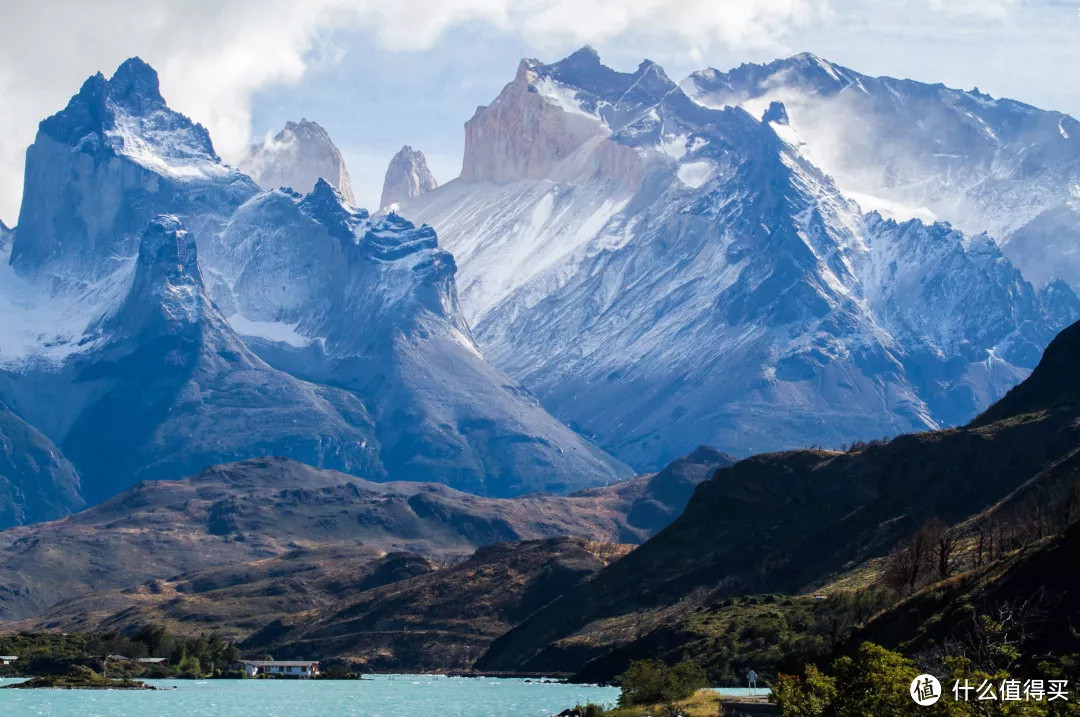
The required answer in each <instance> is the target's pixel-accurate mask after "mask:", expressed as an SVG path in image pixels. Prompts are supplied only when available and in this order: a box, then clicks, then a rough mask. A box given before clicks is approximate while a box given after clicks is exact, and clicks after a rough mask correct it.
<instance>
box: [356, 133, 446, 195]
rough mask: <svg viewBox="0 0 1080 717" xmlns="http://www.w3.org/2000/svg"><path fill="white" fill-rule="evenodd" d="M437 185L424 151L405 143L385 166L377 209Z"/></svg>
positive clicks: (428, 190)
mask: <svg viewBox="0 0 1080 717" xmlns="http://www.w3.org/2000/svg"><path fill="white" fill-rule="evenodd" d="M437 186H439V183H438V182H436V181H435V177H434V176H433V175H432V174H431V170H430V169H428V166H427V159H426V158H425V157H424V153H423V152H421V151H420V150H418V149H417V150H414V149H413V148H412V147H410V146H409V145H405V146H404V147H402V148H401V149H400V150H398V153H397V154H395V155H394V156H393V158H392V159H391V160H390V165H389V166H388V167H387V168H386V176H385V177H384V178H383V189H382V199H380V200H379V210H380V211H388V210H390V209H392V208H393V207H394V205H396V204H397V203H398V202H401V201H404V200H406V199H412V198H413V197H419V196H420V195H421V194H423V193H424V192H430V191H431V190H432V189H434V188H435V187H437ZM345 198H346V199H348V198H349V197H348V195H345ZM350 201H351V200H350Z"/></svg>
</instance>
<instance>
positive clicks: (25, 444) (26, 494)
mask: <svg viewBox="0 0 1080 717" xmlns="http://www.w3.org/2000/svg"><path fill="white" fill-rule="evenodd" d="M84 506H85V503H84V502H83V500H82V498H81V497H80V496H79V474H78V473H77V472H76V471H75V468H74V467H72V465H71V463H69V462H68V460H67V459H66V458H64V457H63V455H61V453H60V451H59V450H58V449H57V448H56V446H55V445H53V443H52V441H50V440H49V439H48V438H46V437H45V436H44V435H42V433H41V432H40V431H38V430H37V429H35V428H34V427H33V426H31V425H30V424H28V423H27V422H26V421H24V420H22V419H21V418H20V417H19V416H17V415H15V413H14V412H12V410H11V409H10V408H9V407H8V406H7V405H6V404H5V403H4V402H3V401H0V530H2V529H4V528H10V527H11V526H13V525H25V524H27V523H36V522H39V521H43V520H52V519H54V518H59V517H61V516H63V515H67V514H68V513H72V512H74V511H76V510H79V509H80V508H82V507H84Z"/></svg>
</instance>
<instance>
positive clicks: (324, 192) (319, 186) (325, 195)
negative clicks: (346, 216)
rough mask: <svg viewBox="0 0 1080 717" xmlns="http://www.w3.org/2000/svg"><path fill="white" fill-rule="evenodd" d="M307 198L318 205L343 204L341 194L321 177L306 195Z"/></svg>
mask: <svg viewBox="0 0 1080 717" xmlns="http://www.w3.org/2000/svg"><path fill="white" fill-rule="evenodd" d="M308 198H309V199H311V200H312V201H314V202H319V203H327V202H329V203H333V204H345V197H344V196H342V194H341V192H339V191H338V190H337V188H335V187H334V185H333V184H330V182H328V181H326V180H325V179H323V178H322V177H319V178H318V179H316V180H315V187H314V188H312V190H311V191H310V192H309V193H308Z"/></svg>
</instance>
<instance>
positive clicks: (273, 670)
mask: <svg viewBox="0 0 1080 717" xmlns="http://www.w3.org/2000/svg"><path fill="white" fill-rule="evenodd" d="M240 665H241V666H242V667H243V668H244V672H245V673H246V674H247V676H248V677H256V676H257V675H289V676H292V677H314V676H315V675H317V674H319V663H318V661H315V660H241V661H240Z"/></svg>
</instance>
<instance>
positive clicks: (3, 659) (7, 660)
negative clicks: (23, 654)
mask: <svg viewBox="0 0 1080 717" xmlns="http://www.w3.org/2000/svg"><path fill="white" fill-rule="evenodd" d="M17 659H19V656H18V655H0V665H10V664H11V663H12V662H15V660H17Z"/></svg>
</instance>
